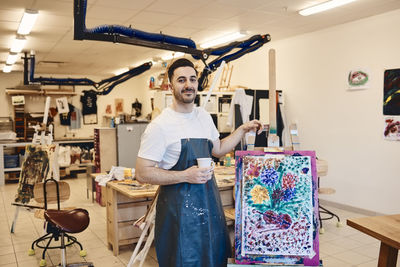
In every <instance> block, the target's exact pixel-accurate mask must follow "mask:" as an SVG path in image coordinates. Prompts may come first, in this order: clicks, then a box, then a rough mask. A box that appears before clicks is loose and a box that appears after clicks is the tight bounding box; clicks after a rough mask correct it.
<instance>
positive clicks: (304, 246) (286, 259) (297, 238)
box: [235, 151, 319, 266]
mask: <svg viewBox="0 0 400 267" xmlns="http://www.w3.org/2000/svg"><path fill="white" fill-rule="evenodd" d="M235 189H236V204H235V210H236V213H235V214H236V218H235V219H236V221H235V260H236V263H240V264H245V263H268V264H293V265H303V266H304V265H307V266H318V265H319V237H318V219H317V218H318V196H317V174H316V160H315V152H314V151H288V152H285V153H283V154H268V153H264V152H260V151H237V152H236V186H235Z"/></svg>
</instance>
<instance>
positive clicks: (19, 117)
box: [14, 105, 43, 141]
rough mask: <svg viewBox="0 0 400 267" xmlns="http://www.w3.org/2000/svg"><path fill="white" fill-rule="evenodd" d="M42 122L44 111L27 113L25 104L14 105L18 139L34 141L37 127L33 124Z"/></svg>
mask: <svg viewBox="0 0 400 267" xmlns="http://www.w3.org/2000/svg"><path fill="white" fill-rule="evenodd" d="M41 122H43V113H25V106H24V105H17V106H14V130H15V133H16V134H17V139H18V140H22V141H32V138H33V134H34V133H35V129H33V128H32V127H31V126H34V125H36V124H38V123H41Z"/></svg>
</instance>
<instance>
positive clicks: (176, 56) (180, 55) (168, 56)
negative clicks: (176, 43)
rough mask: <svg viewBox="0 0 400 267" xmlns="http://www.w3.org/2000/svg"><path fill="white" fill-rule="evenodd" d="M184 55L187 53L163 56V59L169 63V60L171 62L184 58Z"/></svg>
mask: <svg viewBox="0 0 400 267" xmlns="http://www.w3.org/2000/svg"><path fill="white" fill-rule="evenodd" d="M184 55H185V53H182V52H174V53H172V54H168V55H165V56H162V57H161V59H162V60H164V61H168V60H171V59H173V58H178V57H183V56H184Z"/></svg>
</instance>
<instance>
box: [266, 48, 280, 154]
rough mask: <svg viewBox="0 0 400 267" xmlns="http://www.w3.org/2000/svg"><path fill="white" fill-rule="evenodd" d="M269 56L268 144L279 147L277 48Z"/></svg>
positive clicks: (271, 50) (270, 51)
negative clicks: (277, 124) (277, 125)
mask: <svg viewBox="0 0 400 267" xmlns="http://www.w3.org/2000/svg"><path fill="white" fill-rule="evenodd" d="M268 58H269V96H268V98H269V135H268V146H269V147H279V137H278V136H277V127H276V67H275V49H270V50H269V52H268Z"/></svg>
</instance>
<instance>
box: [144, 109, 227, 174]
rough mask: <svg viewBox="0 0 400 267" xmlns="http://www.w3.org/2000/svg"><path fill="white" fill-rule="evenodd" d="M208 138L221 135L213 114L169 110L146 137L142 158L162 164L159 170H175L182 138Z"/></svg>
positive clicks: (163, 113)
mask: <svg viewBox="0 0 400 267" xmlns="http://www.w3.org/2000/svg"><path fill="white" fill-rule="evenodd" d="M185 138H205V139H209V140H211V141H215V140H217V139H218V138H219V132H218V130H217V128H216V127H215V124H214V122H213V120H212V118H211V116H210V114H209V113H208V112H207V111H206V110H204V109H203V108H201V107H195V108H193V111H192V112H191V113H180V112H176V111H174V110H173V109H171V108H170V107H168V108H165V109H164V110H163V111H162V113H161V114H160V115H159V116H157V117H156V118H155V119H154V120H153V121H152V122H151V123H150V124H149V125H148V126H147V128H146V130H145V131H144V133H143V135H142V140H141V143H140V149H139V153H138V156H139V157H141V158H144V159H149V160H153V161H156V162H158V167H160V168H163V169H166V170H168V169H170V168H172V167H173V166H174V165H175V164H176V163H177V162H178V159H179V155H180V153H181V139H185Z"/></svg>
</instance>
